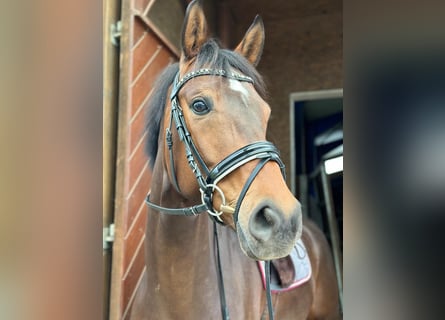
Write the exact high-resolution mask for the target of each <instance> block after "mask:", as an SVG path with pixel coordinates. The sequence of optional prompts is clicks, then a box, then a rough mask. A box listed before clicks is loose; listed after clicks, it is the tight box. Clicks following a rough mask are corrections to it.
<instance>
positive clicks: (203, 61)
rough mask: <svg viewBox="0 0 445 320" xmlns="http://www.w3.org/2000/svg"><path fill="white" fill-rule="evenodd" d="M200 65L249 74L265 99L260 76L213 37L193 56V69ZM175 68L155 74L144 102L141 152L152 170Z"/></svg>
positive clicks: (245, 61) (176, 66)
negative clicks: (145, 111) (144, 152)
mask: <svg viewBox="0 0 445 320" xmlns="http://www.w3.org/2000/svg"><path fill="white" fill-rule="evenodd" d="M201 68H212V69H222V70H225V71H229V70H231V69H235V70H237V71H238V72H240V73H242V74H244V75H246V76H248V77H251V78H252V79H253V81H254V87H255V90H256V91H257V92H258V94H259V95H260V96H261V97H262V98H263V99H266V95H267V93H266V87H265V84H264V81H263V78H262V77H261V75H260V74H259V73H258V72H257V71H256V69H255V68H254V67H253V65H252V64H251V63H250V62H249V61H247V59H245V58H244V57H243V56H241V55H240V54H238V53H236V52H234V51H230V50H227V49H222V48H221V47H220V46H219V44H218V42H217V41H216V40H215V39H209V40H208V41H207V42H206V43H204V44H203V45H202V47H201V50H200V51H199V53H198V55H197V57H196V62H195V64H194V69H195V70H198V69H201ZM178 70H179V64H178V63H174V64H171V65H169V66H168V67H167V68H166V69H164V71H163V72H162V73H161V74H160V75H159V76H158V78H157V80H156V82H155V85H154V88H153V91H152V94H151V97H150V99H149V100H148V103H147V113H146V129H147V132H148V134H147V141H146V148H145V151H146V153H147V155H148V158H149V165H150V167H151V169H153V166H154V162H155V160H156V156H157V153H158V140H159V132H160V128H161V122H162V118H163V115H164V110H165V106H166V105H167V98H168V97H167V93H168V89H169V87H170V86H171V85H172V84H173V80H174V78H175V76H176V73H177V72H178Z"/></svg>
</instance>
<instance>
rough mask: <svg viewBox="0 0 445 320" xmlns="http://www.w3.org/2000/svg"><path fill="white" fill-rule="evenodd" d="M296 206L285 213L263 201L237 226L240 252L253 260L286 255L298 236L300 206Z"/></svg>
mask: <svg viewBox="0 0 445 320" xmlns="http://www.w3.org/2000/svg"><path fill="white" fill-rule="evenodd" d="M295 202H296V204H295V206H294V207H293V208H292V209H291V210H290V212H287V213H286V214H285V213H284V212H283V210H282V209H280V208H279V207H278V206H277V205H275V204H274V203H273V202H271V201H267V200H266V201H262V202H261V203H259V204H258V205H257V206H256V207H255V208H254V209H253V210H252V213H251V214H250V216H249V218H248V219H243V221H244V223H243V222H242V221H241V222H240V221H238V223H237V225H236V229H237V234H238V239H239V242H240V245H241V249H242V250H243V252H244V253H245V254H246V255H247V256H249V257H251V258H253V259H256V260H272V259H278V258H281V257H284V256H286V255H288V254H289V253H290V252H291V250H292V248H293V247H294V245H295V243H296V241H297V240H298V239H299V238H300V237H301V232H302V216H301V206H300V204H299V203H298V201H296V200H295Z"/></svg>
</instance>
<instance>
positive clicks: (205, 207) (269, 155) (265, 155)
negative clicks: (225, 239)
mask: <svg viewBox="0 0 445 320" xmlns="http://www.w3.org/2000/svg"><path fill="white" fill-rule="evenodd" d="M206 75H211V76H221V77H225V78H228V79H234V80H238V81H241V82H249V83H252V84H253V83H254V81H253V79H252V78H251V77H248V76H245V75H241V74H238V73H233V72H227V71H225V70H221V69H199V70H196V71H192V72H190V73H187V74H186V75H185V76H183V77H182V78H181V79H180V80H179V71H178V73H177V75H176V77H175V81H174V83H173V88H172V91H171V95H170V100H171V111H170V123H169V127H168V128H167V129H166V135H165V137H166V138H165V139H166V145H167V147H168V152H169V158H170V161H169V166H170V170H171V173H172V177H171V179H172V182H173V185H174V187H175V189H176V190H177V191H178V192H179V193H180V192H181V190H180V187H179V184H178V180H177V178H176V173H175V163H174V158H173V139H172V125H173V124H174V125H175V127H176V131H177V133H178V135H179V139H180V141H182V142H183V144H184V147H185V155H186V158H187V161H188V164H189V166H190V168H191V170H192V171H193V173H194V175H195V178H196V180H197V182H198V186H199V191H200V193H201V203H200V204H198V205H194V206H191V207H185V208H166V207H162V206H159V205H156V204H154V203H153V202H151V201H150V194H148V195H147V198H146V203H147V205H148V206H149V207H151V208H153V209H155V210H157V211H159V212H161V213H164V214H168V215H184V216H195V215H198V214H200V213H202V212H207V213H208V214H209V216H210V217H211V218H212V219H213V220H214V222H217V223H220V224H223V220H222V219H221V218H220V216H221V215H222V214H223V213H224V212H228V213H233V219H234V222H235V225H236V227H237V228H238V214H239V210H240V207H241V203H242V201H243V199H244V197H245V195H246V193H247V191H248V189H249V187H250V185H251V184H252V182H253V181H254V179H255V177H256V176H257V175H258V173H259V172H260V170H261V169H262V168H263V167H264V165H265V164H266V163H267V162H269V161H275V162H276V163H278V165H279V167H280V170H281V173H282V175H283V177H285V169H284V164H283V161H282V160H281V159H280V155H279V152H278V149H277V148H276V147H275V146H274V145H273V144H272V143H270V142H268V141H258V142H254V143H251V144H248V145H246V146H244V147H242V148H240V149H238V150H236V151H235V152H233V153H231V154H230V155H228V156H227V157H226V158H224V159H223V160H221V161H220V162H219V163H218V164H217V165H216V166H215V167H214V168H212V169H209V168H208V167H207V165H206V163H205V161H204V160H203V158H202V156H201V155H200V153H199V151H198V149H197V148H196V145H195V144H194V143H193V139H192V136H191V134H190V131H189V130H188V129H187V126H186V123H185V119H184V114H183V111H182V108H181V106H180V104H179V99H178V93H179V90H180V89H181V88H182V87H183V86H184V85H185V84H186V83H187V81H189V80H190V79H193V78H196V77H200V76H206ZM253 160H259V162H258V163H257V165H256V166H255V168H254V169H253V170H252V172H251V174H250V176H249V178H248V179H247V181H246V183H245V184H244V186H243V188H242V189H241V192H240V195H239V197H238V200H237V203H236V206H235V208H232V207H230V206H228V205H227V204H226V200H225V196H224V193H223V191H222V190H221V189H220V188H219V187H218V186H217V184H218V182H219V181H221V180H222V179H224V178H225V177H226V176H227V175H229V174H230V173H231V172H233V171H234V170H236V169H237V168H239V167H241V166H243V165H244V164H246V163H248V162H250V161H253ZM198 164H199V165H198ZM200 167H201V169H202V170H203V171H204V175H203V174H202V172H201V169H200ZM215 191H216V192H217V193H218V194H219V196H220V197H221V201H222V204H221V206H220V208H219V209H215V208H214V206H213V194H214V193H215ZM214 233H215V242H216V248H217V250H216V251H217V260H218V261H217V262H218V268H219V273H218V282H219V288H220V299H221V308H222V315H223V319H229V314H228V310H227V306H226V303H225V293H224V283H223V281H222V273H221V265H220V257H219V243H218V234H217V231H216V224H215V223H214ZM269 268H270V264H269V261H266V271H267V270H268V269H269ZM268 275H269V272H266V278H267V279H266V291H267V303H268V309H269V319H273V310H272V302H271V293H270V281H269V280H268V277H267V276H268Z"/></svg>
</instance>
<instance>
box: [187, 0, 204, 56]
mask: <svg viewBox="0 0 445 320" xmlns="http://www.w3.org/2000/svg"><path fill="white" fill-rule="evenodd" d="M206 40H207V22H206V19H205V16H204V10H203V9H202V5H201V1H199V0H194V1H192V2H191V3H190V4H189V5H188V7H187V11H186V12H185V20H184V24H183V26H182V38H181V46H182V55H183V57H184V58H185V59H186V60H189V59H191V58H193V57H195V56H196V55H197V54H198V52H199V50H200V49H201V46H202V45H203V44H204V42H205V41H206Z"/></svg>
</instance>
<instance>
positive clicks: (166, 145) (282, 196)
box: [131, 1, 339, 320]
mask: <svg viewBox="0 0 445 320" xmlns="http://www.w3.org/2000/svg"><path fill="white" fill-rule="evenodd" d="M263 43H264V27H263V23H262V21H261V19H260V18H259V17H257V18H256V19H255V21H254V22H253V24H252V26H251V27H250V28H249V30H248V31H247V33H246V35H245V37H244V39H243V40H242V41H241V43H240V44H239V45H238V47H237V48H236V49H235V50H234V51H229V50H225V49H221V48H220V47H219V46H218V45H217V43H216V42H215V41H214V40H212V39H208V38H207V34H206V21H205V18H204V14H203V10H202V7H201V5H200V3H199V2H197V1H193V2H192V3H190V5H189V7H188V8H187V12H186V17H185V21H184V25H183V31H182V54H181V58H180V62H179V63H177V64H174V65H171V66H169V67H168V68H167V69H166V70H165V71H164V73H163V74H162V75H161V76H160V78H159V79H158V82H157V85H156V87H155V88H154V91H153V95H152V97H151V100H150V102H149V109H148V110H149V111H148V124H147V126H148V130H149V138H148V141H147V152H148V155H149V158H150V164H151V165H152V168H153V177H152V189H151V192H150V195H149V198H148V200H147V203H148V204H149V207H150V209H149V212H148V218H147V230H146V243H145V256H146V266H147V268H146V273H145V275H144V277H143V279H142V282H141V284H140V286H139V288H138V292H137V294H136V298H135V300H134V303H133V306H132V310H131V319H162V320H165V319H193V320H196V319H206V320H207V319H220V318H221V305H222V304H223V303H225V304H226V307H227V310H228V312H229V314H230V318H231V319H243V320H244V319H265V318H266V317H267V314H268V313H267V305H266V294H265V290H264V288H263V283H262V280H261V278H260V273H259V270H258V265H257V262H256V261H255V260H271V259H277V258H281V257H284V256H286V255H288V254H289V253H290V251H291V250H292V249H293V247H294V246H295V243H296V241H297V239H299V238H300V237H301V239H302V241H303V242H304V244H305V246H306V248H307V252H308V254H309V257H310V261H311V265H312V277H311V279H310V280H309V281H308V282H306V283H305V284H303V285H302V286H300V287H298V288H296V289H294V290H291V291H288V292H285V293H280V294H273V296H272V303H273V308H274V312H275V317H276V319H279V320H283V319H338V318H339V309H338V291H337V284H336V280H335V272H334V269H333V263H332V258H331V256H330V251H329V247H328V244H327V242H326V240H325V239H324V237H323V234H322V233H321V231H319V230H318V229H317V228H316V227H315V226H314V224H312V223H311V222H309V221H304V223H303V221H302V214H301V208H300V204H299V202H298V201H297V199H295V197H294V196H293V195H292V193H291V192H290V191H289V189H288V187H287V186H286V183H285V179H284V178H283V171H284V166H283V164H282V162H281V160H280V159H279V155H278V151H277V150H276V149H275V147H274V146H273V145H272V144H271V143H270V142H267V141H265V139H266V129H267V122H268V119H269V114H270V107H269V105H268V104H267V103H266V102H265V100H264V97H265V89H264V84H263V82H262V79H261V77H260V75H259V74H258V73H257V71H256V70H255V66H256V64H257V63H258V62H259V59H260V56H261V53H262V48H263ZM202 212H207V213H208V214H202ZM209 216H210V217H211V218H213V219H214V220H215V221H218V222H220V224H218V225H217V224H216V223H214V222H212V219H209ZM214 228H215V229H214ZM215 232H216V233H217V235H218V239H219V241H218V242H217V243H216V245H215ZM218 249H219V250H218ZM218 257H219V258H220V265H219V263H218V260H219V259H218ZM219 268H220V269H221V272H222V279H221V281H220V282H219V281H218V274H219V271H218V270H219ZM221 286H224V289H225V292H224V293H223V296H224V298H222V297H221V293H220V289H221ZM220 299H225V301H222V300H220Z"/></svg>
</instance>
